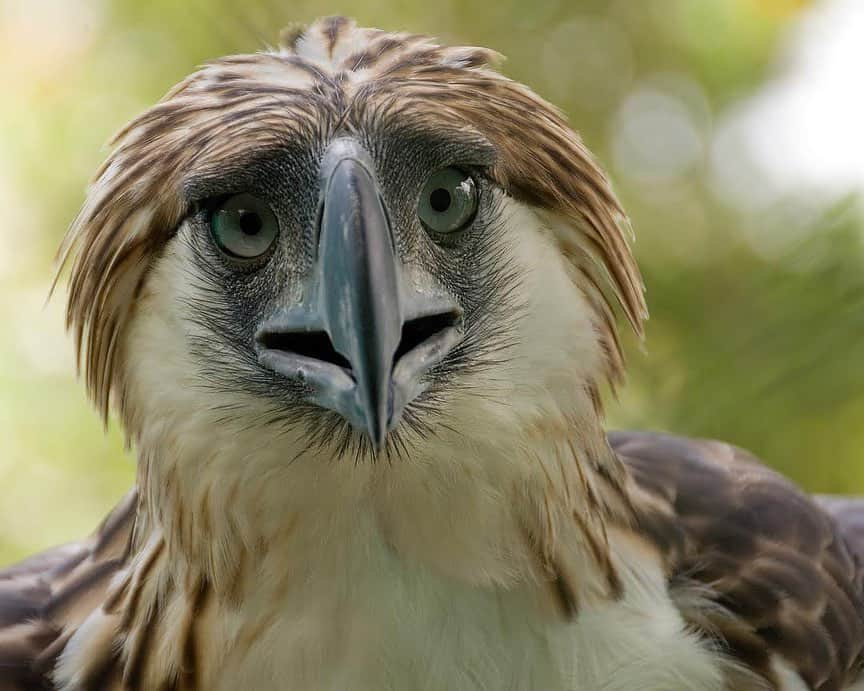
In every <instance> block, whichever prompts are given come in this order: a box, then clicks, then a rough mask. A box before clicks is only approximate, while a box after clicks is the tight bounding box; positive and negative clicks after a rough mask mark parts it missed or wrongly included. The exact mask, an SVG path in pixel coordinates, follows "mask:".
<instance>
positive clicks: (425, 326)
mask: <svg viewBox="0 0 864 691" xmlns="http://www.w3.org/2000/svg"><path fill="white" fill-rule="evenodd" d="M458 323H459V313H458V312H457V311H456V310H449V311H447V312H439V313H437V314H427V315H424V316H422V317H417V318H415V319H409V320H408V321H406V322H405V323H404V324H403V325H402V336H401V338H400V340H399V347H398V348H397V349H396V354H395V355H394V356H393V362H394V364H395V363H396V362H398V361H399V359H400V358H401V357H402V356H403V355H405V354H406V353H409V352H411V351H412V350H414V349H415V348H416V347H417V346H419V345H422V344H423V343H425V342H426V341H428V340H429V339H430V338H432V337H434V336H436V335H437V334H439V333H441V332H442V331H444V330H445V329H449V328H452V327H454V326H456V325H457V324H458Z"/></svg>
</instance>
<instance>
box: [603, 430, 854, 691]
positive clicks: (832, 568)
mask: <svg viewBox="0 0 864 691" xmlns="http://www.w3.org/2000/svg"><path fill="white" fill-rule="evenodd" d="M610 443H611V444H612V447H613V448H614V449H615V451H616V452H617V453H618V455H619V456H620V457H621V459H622V460H623V461H624V463H625V464H626V465H627V467H628V468H629V469H630V471H631V474H632V477H633V478H634V480H635V482H636V484H637V485H638V487H639V490H640V491H641V493H642V496H643V501H641V502H639V501H637V502H636V508H635V509H634V511H635V519H636V524H637V526H638V528H639V529H640V530H641V531H642V532H643V533H644V534H645V535H646V536H648V537H649V539H651V540H652V541H654V542H655V544H656V545H657V546H658V547H659V548H660V549H661V551H662V552H663V554H664V555H665V557H666V560H667V564H668V568H669V576H670V584H671V589H672V595H673V597H677V598H679V602H680V603H682V604H680V605H679V606H680V607H681V609H682V613H683V614H684V616H685V618H687V619H688V621H689V622H690V623H691V624H692V625H693V626H696V627H698V628H700V629H702V630H703V631H705V632H706V633H708V634H710V635H712V636H715V637H717V638H718V639H719V640H720V641H721V643H722V644H724V645H725V647H726V649H727V651H728V652H729V654H730V655H732V656H733V657H734V658H737V659H738V660H739V661H740V662H742V663H744V664H746V665H747V666H749V667H750V668H751V669H754V670H755V671H757V672H758V673H760V674H762V675H763V676H764V677H765V678H766V679H767V680H768V681H769V682H774V683H776V681H775V680H774V679H773V671H772V663H771V660H772V658H774V657H776V656H780V657H782V659H783V660H784V661H785V662H786V664H787V665H788V666H789V667H791V668H792V669H794V670H795V671H797V672H798V674H799V675H800V676H801V678H802V679H804V681H805V682H806V683H807V684H808V685H809V686H810V687H811V688H812V689H814V690H816V691H833V690H835V689H843V688H845V687H846V686H847V685H848V684H850V683H852V682H853V681H854V680H855V679H856V678H857V677H858V676H859V672H860V670H861V667H862V664H864V653H862V648H864V585H862V583H864V569H862V555H864V551H862V547H864V541H862V536H864V530H862V529H861V528H862V526H864V511H860V512H858V511H856V512H854V517H855V522H853V521H852V520H851V517H852V516H853V512H852V511H851V509H850V508H849V506H848V505H846V504H836V505H834V506H833V507H832V509H833V510H830V511H826V510H824V509H823V507H822V506H820V504H819V503H817V502H816V501H814V500H812V499H811V498H810V497H808V496H806V495H805V494H803V493H802V492H801V491H800V490H798V489H797V488H796V487H795V486H794V485H793V484H791V483H790V482H788V481H787V480H785V479H784V478H783V477H781V476H780V475H778V474H777V473H775V472H773V471H771V470H770V469H768V468H766V467H765V466H764V465H762V464H761V463H760V462H759V461H758V460H757V459H755V458H754V457H753V456H751V455H750V454H748V453H747V452H745V451H742V450H741V449H737V448H735V447H733V446H730V445H728V444H722V443H720V442H713V441H704V440H695V439H684V438H680V437H673V436H666V435H659V434H647V433H638V432H616V433H612V434H611V435H610ZM857 506H859V507H864V503H861V504H858V505H857ZM844 511H846V512H848V513H846V514H845V515H846V517H845V518H844ZM838 519H839V520H840V524H838ZM856 522H857V523H856ZM694 593H701V594H703V595H704V594H707V596H708V597H709V599H711V600H714V603H715V605H720V607H717V606H710V607H706V605H707V604H708V602H706V600H705V598H704V597H695V598H694V597H693V594H694ZM684 603H686V604H684Z"/></svg>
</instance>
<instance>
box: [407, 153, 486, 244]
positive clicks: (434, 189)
mask: <svg viewBox="0 0 864 691" xmlns="http://www.w3.org/2000/svg"><path fill="white" fill-rule="evenodd" d="M476 212H477V185H476V184H475V183H474V178H472V177H471V176H470V175H468V173H466V172H465V171H463V170H459V169H458V168H452V167H450V168H441V169H440V170H436V171H435V172H434V173H432V175H430V176H429V179H428V180H427V181H426V184H425V185H424V186H423V192H421V194H420V201H419V203H418V204H417V215H418V216H419V217H420V220H421V221H422V222H423V225H424V226H426V228H428V229H429V230H432V231H434V232H436V233H445V234H446V233H455V232H457V231H459V230H462V229H463V228H465V227H466V226H467V225H468V224H470V223H471V221H473V220H474V214H475V213H476Z"/></svg>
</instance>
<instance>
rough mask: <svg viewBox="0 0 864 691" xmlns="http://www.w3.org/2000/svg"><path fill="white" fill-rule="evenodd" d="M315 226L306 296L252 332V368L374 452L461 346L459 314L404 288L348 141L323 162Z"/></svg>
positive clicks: (358, 152)
mask: <svg viewBox="0 0 864 691" xmlns="http://www.w3.org/2000/svg"><path fill="white" fill-rule="evenodd" d="M319 219H320V221H319V224H320V225H319V228H318V231H319V234H318V256H317V262H316V267H315V272H314V274H313V277H312V281H311V284H310V286H309V289H308V290H307V291H306V294H305V297H304V300H303V302H302V304H300V305H295V306H293V307H289V308H286V309H282V310H280V311H278V312H277V314H275V315H273V316H272V317H270V318H269V319H267V320H265V322H264V323H263V324H262V325H261V327H260V328H259V330H258V333H257V335H256V343H257V346H258V356H259V361H260V362H261V364H263V365H264V366H266V367H268V368H270V369H273V370H275V371H277V372H279V373H281V374H283V375H286V376H288V377H291V378H294V379H297V380H300V381H301V382H302V383H303V384H305V388H306V389H308V393H307V400H308V401H310V402H312V403H315V404H317V405H320V406H322V407H324V408H329V409H331V410H335V411H336V412H338V413H340V414H341V415H342V416H343V417H344V418H345V419H346V420H348V421H349V422H350V423H351V424H352V425H353V426H354V427H355V428H357V429H359V430H361V431H362V432H364V433H365V434H366V435H367V437H368V438H369V440H370V441H371V442H372V444H373V446H374V447H375V448H376V449H381V448H383V446H384V444H385V441H386V438H387V434H388V433H389V432H390V431H391V430H392V429H393V427H394V426H395V425H396V423H397V422H398V421H399V419H400V417H401V414H402V411H403V410H404V408H405V406H406V405H407V404H408V403H410V402H411V400H413V399H414V398H416V396H417V395H419V393H420V392H421V391H422V389H423V383H422V381H421V380H422V375H423V373H424V372H426V371H427V370H428V369H429V368H430V367H431V366H433V365H434V364H436V363H437V362H440V360H441V359H442V358H443V357H444V356H445V355H446V354H447V353H448V352H449V351H450V350H451V349H452V348H453V346H454V345H455V344H456V343H457V342H458V341H459V340H460V338H461V332H462V313H461V310H460V309H459V307H458V306H457V304H456V303H455V301H454V300H453V299H452V298H450V297H449V296H447V295H446V294H445V293H444V291H442V290H427V291H418V290H415V289H406V288H405V286H404V283H405V281H404V280H403V277H402V266H401V262H400V261H399V259H398V256H397V251H396V247H395V242H394V238H393V233H392V231H391V228H390V221H389V218H388V216H387V212H386V210H385V208H384V203H383V201H382V198H381V194H380V191H379V189H378V185H377V183H376V180H375V174H374V167H373V164H372V161H371V158H370V157H369V154H368V153H366V151H365V150H364V149H363V148H362V147H361V146H360V145H359V144H358V143H357V142H356V141H355V140H354V139H350V138H340V139H336V140H334V141H333V142H332V143H331V144H330V146H329V148H328V149H327V152H326V153H325V155H324V158H323V161H322V166H321V207H320V214H319Z"/></svg>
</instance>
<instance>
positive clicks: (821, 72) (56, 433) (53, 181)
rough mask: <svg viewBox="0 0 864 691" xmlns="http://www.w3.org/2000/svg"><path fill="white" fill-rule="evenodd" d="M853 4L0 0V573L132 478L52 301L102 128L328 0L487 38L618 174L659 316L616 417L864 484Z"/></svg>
mask: <svg viewBox="0 0 864 691" xmlns="http://www.w3.org/2000/svg"><path fill="white" fill-rule="evenodd" d="M862 9H864V6H862V4H861V3H860V2H859V1H858V0H826V1H825V2H812V3H811V2H806V1H805V0H618V1H601V0H596V1H591V0H578V1H577V0H532V2H525V0H487V1H486V2H482V3H481V2H470V1H468V0H458V1H457V0H435V2H423V3H418V2H410V3H409V2H406V1H405V0H357V1H356V2H347V1H339V0H336V1H334V2H322V1H321V0H316V1H315V2H294V1H292V0H279V1H277V0H246V1H244V2H242V3H240V2H237V3H231V2H228V1H227V0H226V1H222V2H220V1H219V0H195V1H192V2H178V1H177V0H150V1H148V2H140V0H102V1H100V0H0V84H2V86H3V92H2V93H3V96H2V102H0V132H2V137H0V208H2V210H3V220H2V222H0V242H2V249H0V292H2V296H3V297H2V300H0V487H2V493H3V499H2V501H0V563H5V562H8V561H10V560H12V559H15V558H18V557H20V556H22V555H24V554H26V553H29V552H31V551H33V550H35V549H37V548H42V547H45V546H48V545H50V544H53V543H56V542H60V541H63V540H67V539H71V538H75V537H77V536H80V535H83V534H85V533H87V532H89V531H90V530H91V529H92V528H93V527H94V526H95V525H96V523H97V521H98V520H99V519H100V518H101V516H102V515H103V514H104V512H105V511H106V510H107V509H108V508H109V507H110V506H111V505H112V504H113V502H114V501H115V500H116V499H117V497H119V496H120V494H121V493H122V492H123V491H124V490H125V489H126V487H127V486H128V485H129V484H130V483H131V481H132V478H133V461H132V459H131V458H130V457H129V455H128V454H124V452H123V449H122V440H121V435H120V433H119V431H118V429H117V427H116V424H114V425H112V426H111V427H110V429H109V433H108V434H107V436H105V435H104V434H103V431H102V429H101V425H100V423H99V421H98V419H97V416H96V415H95V414H94V413H93V412H92V410H91V409H90V406H89V405H88V403H87V402H86V400H85V397H84V393H83V389H82V387H81V386H80V385H79V384H78V383H77V382H76V380H75V376H74V371H73V370H74V367H73V362H72V355H71V347H70V343H69V339H68V338H67V337H66V335H65V334H64V333H63V328H62V321H63V319H62V303H63V296H62V294H60V295H58V296H57V297H55V298H54V299H53V300H52V301H51V302H50V303H48V305H47V306H45V305H44V302H45V298H46V295H47V292H48V286H49V281H50V277H51V274H52V261H53V252H54V248H55V247H56V245H57V243H58V241H59V240H60V237H61V235H62V234H63V232H64V229H65V227H66V225H67V224H68V222H69V221H70V220H71V219H72V217H73V215H74V213H75V211H76V208H77V206H78V205H79V203H80V202H81V200H82V194H83V189H84V185H85V183H86V181H87V180H88V179H89V177H90V175H91V174H92V172H93V171H94V170H95V168H96V166H97V165H98V163H99V161H100V159H101V158H102V157H103V156H104V155H105V153H106V150H107V149H106V144H105V143H106V142H107V140H108V139H109V136H110V135H111V133H112V132H114V131H116V130H117V129H118V128H119V127H120V126H121V125H122V124H123V123H124V122H125V121H126V120H128V119H129V118H130V117H131V116H133V115H134V114H136V113H138V112H139V111H140V110H142V109H143V108H145V107H146V106H148V104H150V103H152V102H153V101H154V100H156V99H157V98H159V97H160V96H161V95H162V94H163V93H164V92H165V91H166V90H167V89H168V87H169V86H170V85H172V84H173V83H174V82H176V81H177V80H179V79H180V78H182V77H183V76H184V75H185V74H187V73H188V72H189V71H190V70H192V69H193V68H194V67H195V66H196V65H198V64H200V63H201V62H203V61H205V60H207V59H208V58H212V57H216V56H219V55H221V54H224V53H227V52H240V51H249V50H256V49H259V48H260V47H262V45H264V44H265V42H271V43H272V42H274V41H275V37H276V34H277V31H278V29H279V27H280V26H282V25H284V24H287V23H289V22H292V21H309V20H311V19H312V18H314V17H315V16H317V15H318V14H322V13H325V14H337V13H339V14H343V13H344V14H348V15H352V16H354V17H356V18H357V19H358V20H359V21H360V22H361V23H363V24H366V25H373V26H379V27H381V28H386V29H399V30H402V29H404V30H411V31H420V32H425V33H431V34H433V35H437V36H439V37H441V38H442V39H443V40H444V41H447V42H460V43H468V44H480V45H488V46H491V47H494V48H496V49H497V50H499V51H501V52H502V53H504V54H505V55H506V56H507V57H508V61H507V62H506V63H505V66H504V71H505V72H506V73H507V74H508V75H510V76H512V77H514V78H516V79H518V80H521V81H524V82H526V83H528V84H529V85H531V86H532V87H533V88H534V89H536V90H537V91H538V92H539V93H540V94H542V95H543V96H545V97H546V98H548V99H549V100H551V101H554V102H555V103H557V104H559V105H560V106H561V107H562V108H563V109H564V110H565V111H566V113H567V114H568V116H569V117H570V119H571V121H572V122H573V124H574V126H575V127H576V128H577V129H578V130H580V131H581V132H582V134H583V136H584V138H585V140H586V141H587V143H588V145H589V146H590V147H591V148H592V149H593V151H594V152H596V154H597V156H598V158H599V159H600V160H601V162H602V163H603V164H604V166H605V167H606V168H607V169H608V170H609V171H610V173H611V175H612V177H613V179H614V183H615V186H616V189H617V191H618V192H619V194H620V196H621V198H622V199H623V201H624V204H625V206H626V208H627V209H628V210H629V212H630V214H631V216H632V220H633V225H634V228H635V230H636V234H637V237H638V241H637V244H636V254H637V256H638V258H639V260H640V262H641V265H642V268H643V271H644V273H645V278H646V281H647V285H648V291H649V292H648V297H649V303H650V307H651V314H652V317H651V320H650V322H649V325H648V338H647V342H646V344H645V346H644V348H642V347H640V346H639V344H638V343H636V342H635V339H630V340H629V342H628V350H629V356H630V365H631V376H630V383H629V386H628V387H627V388H626V389H625V390H624V391H622V393H621V396H620V399H619V400H618V402H617V403H612V402H610V405H609V411H610V418H611V423H612V424H613V425H615V426H633V427H643V428H658V429H667V430H674V431H676V432H679V433H684V434H692V435H702V436H711V437H719V438H723V439H727V440H730V441H732V442H735V443H737V444H739V445H742V446H745V447H748V448H750V449H752V450H753V451H755V452H756V453H757V454H759V455H760V456H762V457H763V458H764V459H765V460H766V461H767V462H768V463H770V464H771V465H773V466H774V467H776V468H778V469H780V470H781V471H783V472H785V473H787V474H789V475H790V476H792V477H793V478H794V479H795V480H797V481H798V482H800V483H801V484H802V485H803V486H805V487H806V488H807V489H809V490H813V491H821V492H862V493H864V424H862V423H864V353H862V352H861V346H862V343H864V245H862V239H864V233H862V228H864V223H862V205H861V204H860V200H859V192H860V190H861V189H864V140H862V135H861V133H860V131H859V130H861V129H864V128H862V126H861V124H860V123H862V122H864V102H862V98H864V97H862V95H861V92H862V90H861V89H860V87H859V86H856V84H859V85H860V75H859V74H858V70H857V68H856V67H855V65H856V64H857V65H859V66H860V65H862V64H864V55H862V53H861V52H860V50H861V49H860V48H859V47H857V46H858V44H859V43H860V36H861V35H864V16H862ZM856 50H857V51H859V52H858V53H855V51H856ZM856 55H857V58H856Z"/></svg>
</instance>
